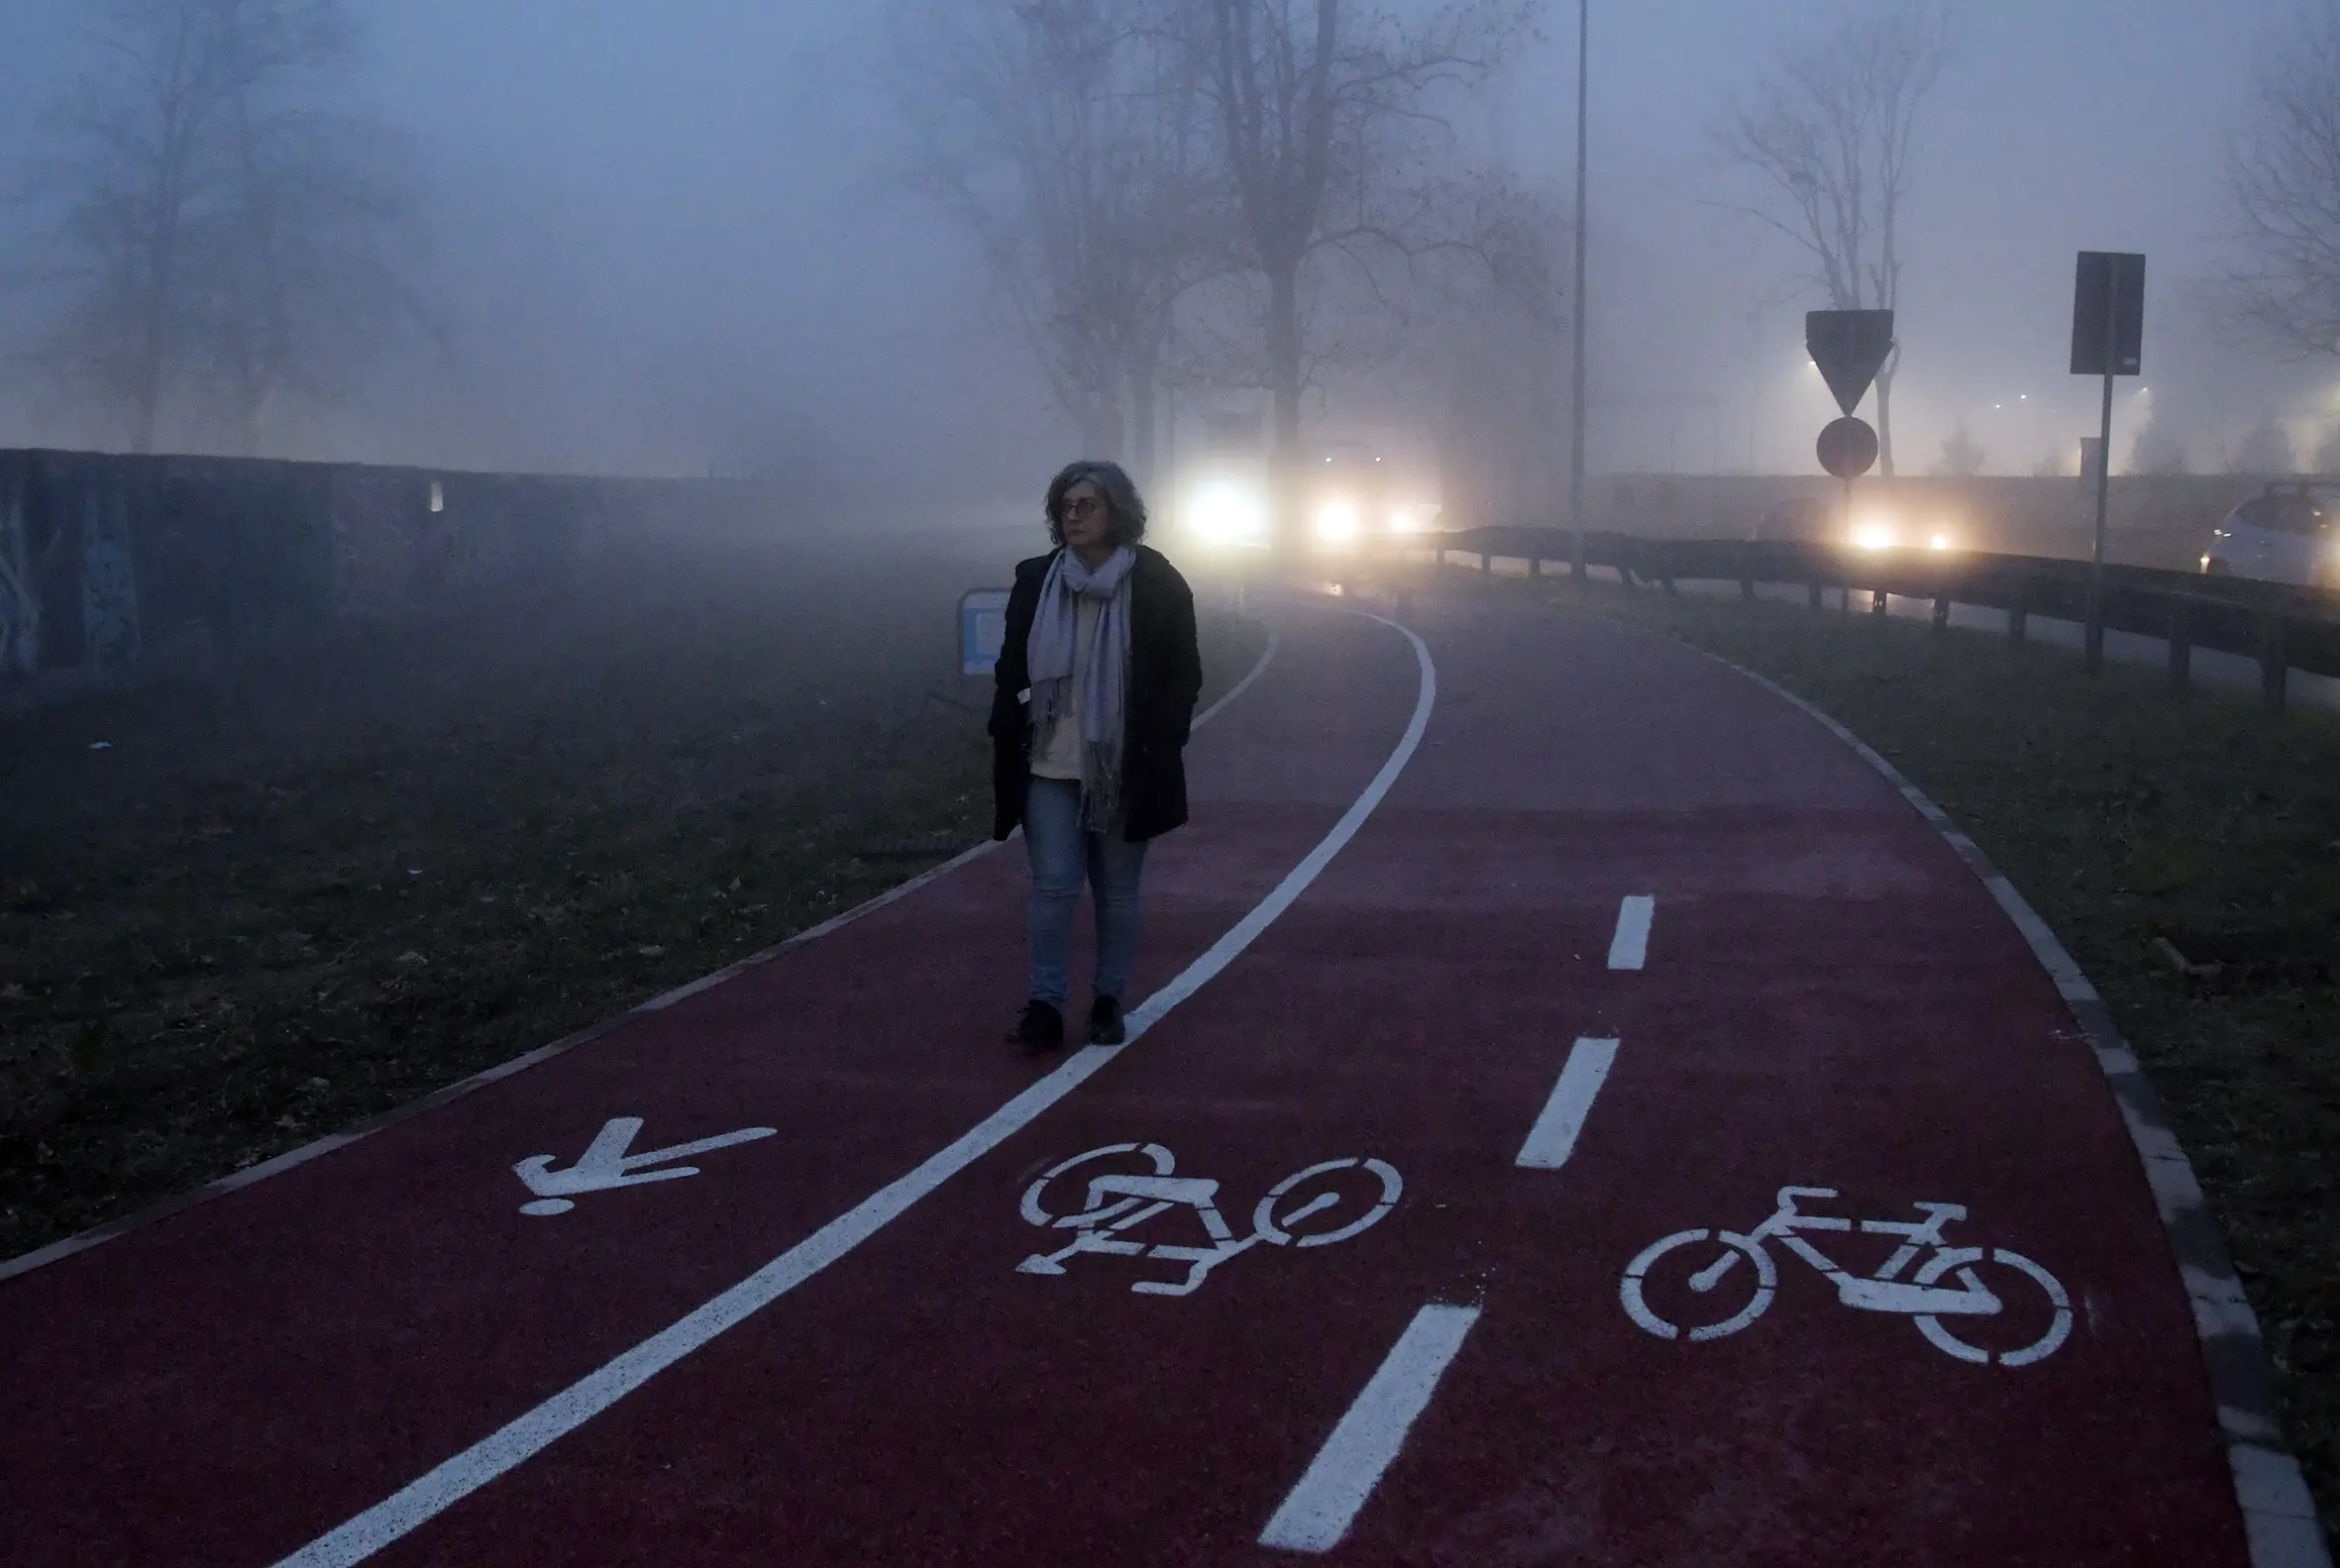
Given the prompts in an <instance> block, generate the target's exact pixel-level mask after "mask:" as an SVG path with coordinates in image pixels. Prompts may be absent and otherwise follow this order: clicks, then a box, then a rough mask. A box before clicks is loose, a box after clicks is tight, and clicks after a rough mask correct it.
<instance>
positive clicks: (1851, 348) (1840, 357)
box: [1804, 310, 1893, 606]
mask: <svg viewBox="0 0 2340 1568" xmlns="http://www.w3.org/2000/svg"><path fill="white" fill-rule="evenodd" d="M1804 351H1805V352H1806V353H1807V354H1809V355H1811V356H1812V363H1813V364H1814V365H1816V366H1819V367H1820V376H1821V379H1823V380H1825V381H1826V382H1828V389H1829V392H1830V393H1831V394H1832V395H1833V396H1834V397H1835V398H1836V400H1837V407H1839V408H1841V409H1843V410H1844V411H1845V417H1844V418H1842V419H1838V420H1832V421H1831V422H1830V423H1829V425H1828V426H1827V428H1826V429H1824V430H1822V431H1821V432H1820V442H1819V448H1818V452H1819V457H1820V466H1821V467H1822V468H1823V469H1826V470H1828V471H1829V472H1830V473H1833V474H1835V475H1836V476H1837V477H1838V478H1840V479H1842V480H1844V481H1845V538H1846V539H1847V540H1850V539H1851V538H1852V537H1853V481H1854V480H1855V479H1857V478H1859V477H1860V476H1861V474H1863V473H1866V472H1867V471H1868V470H1869V468H1870V467H1871V466H1872V465H1873V464H1874V463H1875V462H1876V461H1877V450H1878V444H1877V433H1876V432H1875V431H1873V430H1871V429H1870V428H1869V427H1868V424H1867V422H1866V421H1865V420H1860V419H1856V418H1854V417H1853V410H1854V409H1856V408H1859V407H1860V406H1861V398H1862V397H1864V396H1866V395H1867V393H1868V383H1869V382H1871V381H1873V380H1875V379H1876V373H1877V371H1878V370H1879V369H1881V368H1883V366H1884V364H1885V357H1886V356H1887V355H1889V354H1891V353H1892V352H1893V313H1892V312H1891V311H1889V310H1814V311H1807V312H1805V315H1804ZM1845 591H1846V594H1847V595H1848V600H1849V598H1850V595H1851V593H1852V589H1851V588H1850V587H1847V588H1846V590H1845ZM1877 603H1878V605H1879V606H1882V605H1883V603H1884V598H1883V596H1882V595H1879V597H1878V599H1877Z"/></svg>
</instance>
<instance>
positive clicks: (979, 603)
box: [959, 588, 1008, 676]
mask: <svg viewBox="0 0 2340 1568" xmlns="http://www.w3.org/2000/svg"><path fill="white" fill-rule="evenodd" d="M1007 641H1008V590H1007V589H1006V588H971V589H969V590H968V591H967V592H965V593H962V594H960V595H959V673H960V674H961V675H969V676H988V675H990V674H991V673H992V669H993V667H994V666H996V665H997V664H999V662H1000V647H1001V645H1002V644H1004V643H1005V642H1007Z"/></svg>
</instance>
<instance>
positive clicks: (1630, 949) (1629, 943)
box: [1609, 892, 1657, 969]
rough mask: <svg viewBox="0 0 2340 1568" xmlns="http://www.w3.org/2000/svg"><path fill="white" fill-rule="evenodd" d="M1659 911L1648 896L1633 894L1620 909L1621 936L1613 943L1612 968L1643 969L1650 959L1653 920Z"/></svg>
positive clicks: (1618, 922) (1614, 938)
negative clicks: (1650, 937)
mask: <svg viewBox="0 0 2340 1568" xmlns="http://www.w3.org/2000/svg"><path fill="white" fill-rule="evenodd" d="M1656 912H1657V900H1656V899H1654V898H1652V897H1650V896H1649V894H1648V893H1640V892H1637V893H1633V894H1631V895H1630V896H1628V897H1627V898H1626V900H1625V901H1624V902H1623V903H1621V904H1619V905H1618V906H1617V934H1616V935H1615V936H1614V937H1612V938H1610V940H1609V967H1610V968H1611V969H1640V968H1641V967H1642V962H1643V960H1645V959H1647V958H1648V957H1649V917H1650V916H1651V915H1653V914H1655V913H1656Z"/></svg>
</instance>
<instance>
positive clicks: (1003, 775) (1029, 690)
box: [990, 463, 1203, 1050]
mask: <svg viewBox="0 0 2340 1568" xmlns="http://www.w3.org/2000/svg"><path fill="white" fill-rule="evenodd" d="M1047 514H1048V538H1049V541H1050V542H1051V543H1053V544H1054V545H1055V546H1056V549H1054V550H1052V551H1050V552H1049V553H1048V554H1047V555H1044V556H1034V557H1033V558H1032V559H1031V560H1029V561H1025V562H1021V563H1019V564H1018V565H1017V566H1016V568H1015V587H1014V590H1013V591H1012V592H1011V593H1010V595H1009V598H1008V627H1007V639H1006V641H1005V642H1003V643H1002V644H1001V647H1000V660H999V664H998V666H997V668H996V675H995V679H996V682H997V684H996V687H995V689H994V691H993V694H992V717H991V726H990V728H991V735H992V787H993V790H994V795H995V800H996V810H995V816H994V823H993V828H992V836H993V837H994V838H1002V839H1004V838H1006V837H1007V836H1008V835H1009V834H1010V833H1011V832H1013V831H1014V830H1015V828H1016V825H1017V824H1018V823H1020V824H1021V825H1022V827H1023V837H1024V847H1025V850H1026V852H1027V855H1028V857H1029V859H1030V862H1031V870H1032V890H1031V897H1030V902H1029V904H1028V906H1027V908H1026V912H1025V918H1024V931H1025V937H1026V940H1027V941H1028V943H1029V944H1030V949H1031V982H1030V988H1029V990H1028V992H1027V993H1026V994H1027V996H1028V998H1029V999H1028V1000H1026V1001H1025V1003H1024V1008H1023V1016H1022V1018H1021V1019H1020V1020H1019V1021H1018V1022H1017V1023H1016V1026H1015V1030H1014V1033H1013V1034H1012V1035H1011V1036H1010V1038H1012V1039H1014V1040H1016V1041H1019V1042H1020V1043H1022V1044H1023V1045H1025V1046H1027V1047H1029V1048H1031V1049H1033V1050H1047V1049H1049V1048H1051V1047H1054V1046H1058V1045H1062V1044H1063V1043H1064V1005H1065V997H1066V993H1067V990H1068V977H1067V975H1066V973H1065V971H1066V969H1067V967H1068V965H1069V963H1070V961H1071V957H1072V935H1073V905H1074V903H1075V902H1076V901H1077V900H1078V899H1079V897H1080V894H1081V884H1082V882H1083V881H1084V880H1086V881H1087V882H1088V884H1089V890H1090V896H1091V898H1092V899H1093V900H1094V901H1095V903H1096V905H1097V981H1096V986H1095V988H1094V990H1095V995H1096V999H1095V1000H1094V1001H1093V1002H1092V1003H1091V1004H1090V1008H1089V1029H1088V1034H1089V1039H1090V1042H1091V1043H1092V1044H1096V1045H1118V1044H1120V1043H1121V1041H1122V1039H1123V1038H1124V1030H1123V1026H1122V1022H1121V993H1122V992H1123V991H1124V990H1126V989H1127V987H1128V984H1129V963H1130V960H1131V958H1132V957H1133V956H1134V955H1135V953H1136V950H1137V929H1138V892H1137V885H1138V876H1139V873H1140V872H1141V871H1143V869H1144V867H1145V847H1146V845H1147V843H1148V842H1149V841H1151V840H1153V839H1155V838H1157V837H1159V836H1160V835H1162V834H1164V833H1167V832H1169V831H1170V830H1171V829H1172V828H1174V827H1177V826H1178V825H1179V824H1181V823H1182V822H1184V821H1185V820H1186V761H1185V757H1184V755H1183V754H1184V751H1185V747H1186V738H1187V727H1188V726H1189V725H1190V724H1191V723H1192V722H1193V720H1194V713H1195V698H1196V696H1197V695H1198V694H1199V693H1200V692H1201V691H1202V688H1203V665H1202V656H1201V653H1200V651H1199V650H1198V649H1197V647H1196V643H1195V596H1194V591H1193V590H1192V589H1191V588H1189V587H1188V586H1187V584H1186V579H1185V578H1184V577H1182V576H1180V575H1178V569H1177V568H1176V567H1173V566H1172V565H1170V563H1169V561H1168V560H1166V559H1165V558H1164V557H1163V556H1162V554H1161V553H1160V552H1159V551H1155V550H1149V549H1147V548H1146V547H1145V546H1144V545H1141V544H1139V543H1138V541H1139V540H1140V539H1142V538H1144V537H1145V502H1144V501H1143V500H1141V499H1140V498H1139V497H1138V494H1137V486H1135V485H1134V484H1132V483H1130V482H1129V475H1127V474H1126V473H1123V472H1122V471H1121V470H1120V468H1119V466H1118V465H1117V464H1112V463H1075V464H1071V465H1068V466H1067V467H1066V468H1065V470H1063V471H1062V472H1061V473H1059V474H1057V475H1056V477H1055V479H1054V480H1053V481H1052V482H1050V484H1049V486H1048V499H1047Z"/></svg>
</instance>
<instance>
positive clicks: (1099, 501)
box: [1056, 495, 1105, 517]
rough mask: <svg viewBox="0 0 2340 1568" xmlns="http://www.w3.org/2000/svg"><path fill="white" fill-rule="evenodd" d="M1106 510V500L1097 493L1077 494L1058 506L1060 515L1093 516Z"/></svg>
mask: <svg viewBox="0 0 2340 1568" xmlns="http://www.w3.org/2000/svg"><path fill="white" fill-rule="evenodd" d="M1104 510H1105V500H1104V498H1103V497H1101V496H1096V495H1076V496H1074V497H1073V498H1072V499H1071V500H1069V501H1065V502H1063V503H1061V504H1060V505H1058V507H1057V508H1056V515H1057V516H1059V517H1091V516H1094V515H1096V514H1097V513H1099V512H1102V511H1104Z"/></svg>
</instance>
